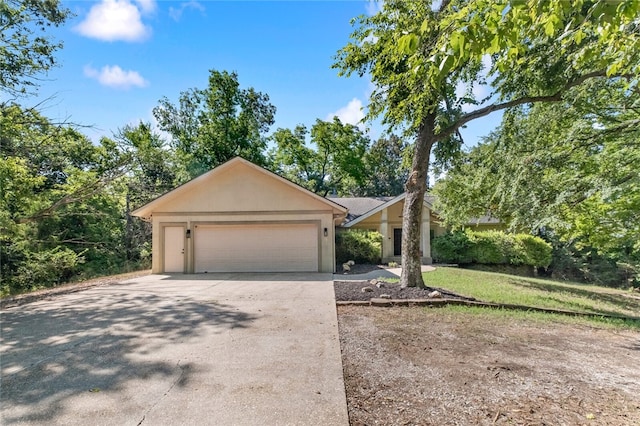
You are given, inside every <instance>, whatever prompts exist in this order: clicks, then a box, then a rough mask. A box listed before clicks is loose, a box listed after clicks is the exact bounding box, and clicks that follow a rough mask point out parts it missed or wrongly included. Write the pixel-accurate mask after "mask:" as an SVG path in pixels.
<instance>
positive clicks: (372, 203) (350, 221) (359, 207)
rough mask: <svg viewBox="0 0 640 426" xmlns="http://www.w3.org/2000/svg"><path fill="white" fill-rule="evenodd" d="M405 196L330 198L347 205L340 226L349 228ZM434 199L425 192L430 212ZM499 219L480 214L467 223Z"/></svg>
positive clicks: (480, 222) (483, 223)
mask: <svg viewBox="0 0 640 426" xmlns="http://www.w3.org/2000/svg"><path fill="white" fill-rule="evenodd" d="M406 196H407V194H406V193H402V194H400V195H398V196H397V197H344V198H331V200H333V201H335V202H337V203H339V204H341V205H343V206H345V207H347V208H348V209H349V213H348V214H347V217H346V218H345V222H343V223H342V226H344V227H345V228H349V227H351V226H353V225H355V224H357V223H359V222H362V221H363V220H365V219H367V218H369V217H371V216H373V215H374V214H376V213H378V212H379V211H381V210H383V209H385V208H387V207H389V206H392V205H394V204H395V203H397V202H398V201H401V200H404V199H405V197H406ZM435 200H436V197H435V195H431V194H425V196H424V205H425V206H427V207H428V208H429V209H430V210H431V211H432V212H434V213H436V214H437V212H436V211H435V210H434V209H433V204H434V202H435ZM499 223H500V219H497V218H495V217H492V216H480V217H474V218H471V219H469V221H468V224H469V225H472V224H473V225H480V224H482V225H495V224H499Z"/></svg>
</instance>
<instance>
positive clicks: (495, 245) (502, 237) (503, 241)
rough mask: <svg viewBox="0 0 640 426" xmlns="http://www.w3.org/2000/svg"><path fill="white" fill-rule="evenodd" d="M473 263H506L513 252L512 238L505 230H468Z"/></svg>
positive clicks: (470, 254)
mask: <svg viewBox="0 0 640 426" xmlns="http://www.w3.org/2000/svg"><path fill="white" fill-rule="evenodd" d="M467 235H468V237H469V242H470V244H469V257H470V258H471V263H481V264H483V265H504V264H507V263H509V257H510V255H511V254H512V251H513V250H512V246H513V244H512V238H511V236H510V235H508V234H505V233H504V232H498V231H486V232H471V231H469V232H467Z"/></svg>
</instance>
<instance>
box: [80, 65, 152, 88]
mask: <svg viewBox="0 0 640 426" xmlns="http://www.w3.org/2000/svg"><path fill="white" fill-rule="evenodd" d="M84 75H86V76H87V77H89V78H93V79H95V80H97V81H98V82H99V83H100V84H102V85H103V86H107V87H113V88H115V89H123V90H127V89H130V88H132V87H146V86H148V85H149V82H148V81H147V80H145V79H144V78H143V77H142V76H141V75H140V73H138V72H137V71H125V70H123V69H122V68H120V67H119V66H118V65H113V66H109V65H106V66H104V67H102V69H101V70H97V69H95V68H93V67H92V66H91V65H87V66H85V67H84Z"/></svg>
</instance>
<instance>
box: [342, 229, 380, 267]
mask: <svg viewBox="0 0 640 426" xmlns="http://www.w3.org/2000/svg"><path fill="white" fill-rule="evenodd" d="M381 258H382V234H380V233H379V232H376V231H367V230H362V229H350V230H348V231H342V232H338V233H337V234H336V261H337V262H338V264H342V263H345V262H347V261H349V260H353V261H355V262H356V263H373V264H378V263H380V261H381Z"/></svg>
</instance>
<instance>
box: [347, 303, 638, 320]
mask: <svg viewBox="0 0 640 426" xmlns="http://www.w3.org/2000/svg"><path fill="white" fill-rule="evenodd" d="M336 305H338V306H354V305H355V306H378V307H391V306H432V307H440V306H447V305H457V306H480V307H484V308H494V309H495V308H501V309H513V310H516V311H525V312H527V311H532V312H544V313H547V314H560V315H569V316H574V317H602V318H612V319H622V320H632V321H640V317H628V316H624V315H611V314H601V313H597V312H575V311H565V310H562V309H552V308H538V307H534V306H525V305H513V304H509V303H490V302H481V301H478V300H475V301H472V300H462V299H451V298H441V299H380V298H372V299H371V300H370V301H362V300H359V301H337V302H336Z"/></svg>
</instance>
